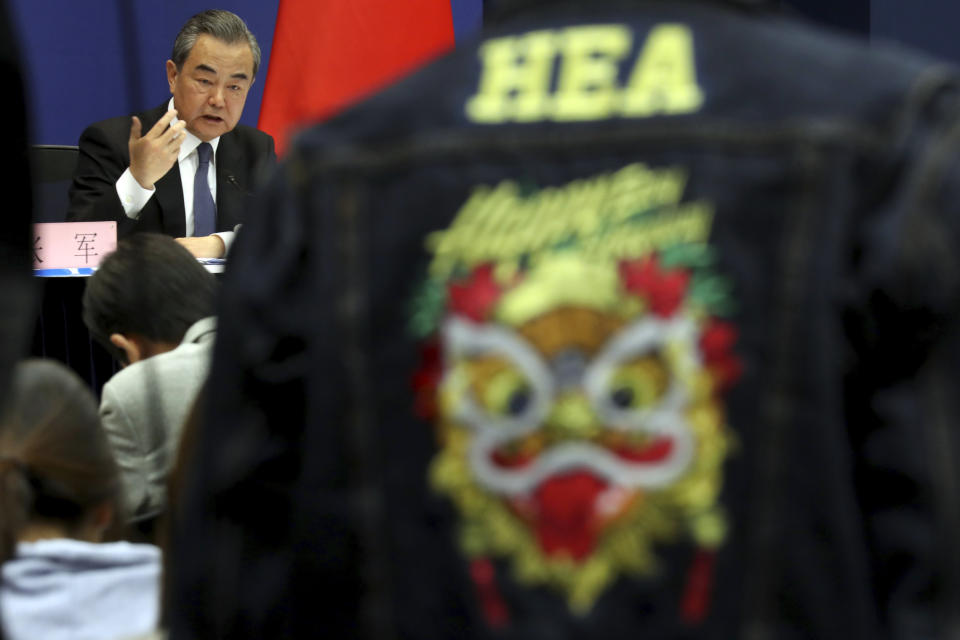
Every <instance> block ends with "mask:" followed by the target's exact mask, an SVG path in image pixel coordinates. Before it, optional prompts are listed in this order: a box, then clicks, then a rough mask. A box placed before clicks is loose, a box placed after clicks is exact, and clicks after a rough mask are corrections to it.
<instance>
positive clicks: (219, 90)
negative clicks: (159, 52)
mask: <svg viewBox="0 0 960 640" xmlns="http://www.w3.org/2000/svg"><path fill="white" fill-rule="evenodd" d="M167 80H168V81H169V83H170V93H172V94H173V106H174V107H175V108H176V110H177V117H178V118H179V119H181V120H184V121H185V122H186V123H187V130H189V131H190V133H192V134H193V135H195V136H197V137H198V138H200V139H201V140H203V141H204V142H206V141H209V140H213V139H214V138H216V137H217V136H220V135H223V134H224V133H227V132H228V131H230V130H231V129H233V128H234V127H235V126H236V125H237V121H239V120H240V115H241V114H242V113H243V105H244V103H245V102H246V101H247V92H248V91H249V90H250V85H251V84H253V53H251V51H250V46H249V45H248V44H247V43H246V42H238V43H236V44H227V43H226V42H223V41H222V40H218V39H216V38H214V37H213V36H210V35H206V34H203V35H201V36H200V37H198V38H197V41H196V43H195V44H194V45H193V49H191V51H190V55H189V56H187V59H186V61H185V62H184V63H183V68H182V69H180V70H179V71H178V70H177V66H176V65H175V64H174V63H173V61H172V60H167Z"/></svg>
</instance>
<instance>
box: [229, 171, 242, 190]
mask: <svg viewBox="0 0 960 640" xmlns="http://www.w3.org/2000/svg"><path fill="white" fill-rule="evenodd" d="M227 182H229V183H230V184H232V185H233V186H234V187H236V188H237V189H239V188H240V183H239V182H237V178H236V176H234V175H232V174H231V175H228V176H227Z"/></svg>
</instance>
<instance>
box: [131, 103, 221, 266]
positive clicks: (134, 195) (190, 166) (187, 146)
mask: <svg viewBox="0 0 960 640" xmlns="http://www.w3.org/2000/svg"><path fill="white" fill-rule="evenodd" d="M167 109H173V98H170V103H169V104H168V105H167ZM176 121H177V120H176V118H174V119H173V121H171V122H170V124H171V125H173V124H174V123H175V122H176ZM183 133H184V135H185V138H184V140H183V143H182V144H181V145H180V155H179V156H177V164H178V165H179V166H180V184H181V186H182V187H183V210H184V212H185V213H186V219H185V221H184V222H185V223H186V230H187V236H192V235H193V179H194V176H196V175H197V167H198V166H199V164H200V157H199V156H198V154H197V147H199V146H200V143H201V142H202V140H200V138H198V137H197V136H195V135H193V134H192V133H190V132H189V131H187V130H186V129H184V130H183ZM219 144H220V137H219V136H217V137H216V138H214V139H213V140H211V141H210V146H211V147H213V156H212V157H211V158H210V168H209V169H208V171H207V184H209V185H210V194H211V195H212V196H213V201H214V202H216V201H217V165H216V162H217V145H219ZM156 191H157V190H156V188H153V189H144V188H143V187H142V186H140V183H139V182H137V179H136V178H134V177H133V174H132V173H130V167H127V170H126V171H124V172H123V175H121V176H120V179H119V180H117V195H118V196H120V202H121V203H122V204H123V210H124V212H125V213H126V214H127V217H128V218H130V219H132V220H138V219H139V218H140V212H141V211H142V210H143V208H144V207H145V206H146V204H147V202H149V201H150V198H152V197H153V195H154V194H155V193H156ZM214 235H216V236H219V237H220V239H221V240H223V246H224V255H226V252H227V251H229V250H230V245H232V244H233V236H234V232H233V231H218V232H216V233H215V234H214Z"/></svg>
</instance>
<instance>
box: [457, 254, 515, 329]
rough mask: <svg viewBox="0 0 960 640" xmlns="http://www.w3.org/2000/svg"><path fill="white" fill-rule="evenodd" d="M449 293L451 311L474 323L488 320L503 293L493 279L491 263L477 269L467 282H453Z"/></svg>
mask: <svg viewBox="0 0 960 640" xmlns="http://www.w3.org/2000/svg"><path fill="white" fill-rule="evenodd" d="M447 291H448V293H449V308H450V311H451V312H452V313H455V314H457V315H461V316H466V317H467V318H469V319H470V320H473V321H474V322H484V321H485V320H487V319H488V318H489V317H490V311H491V310H492V309H493V307H494V306H496V304H497V301H498V300H499V299H500V296H501V294H502V293H503V289H501V288H500V285H498V284H497V283H496V281H494V279H493V265H492V264H490V263H486V264H482V265H480V266H479V267H477V268H475V269H474V270H473V271H472V272H471V273H470V277H469V278H467V279H466V280H463V281H461V282H451V283H450V284H449V285H448V287H447Z"/></svg>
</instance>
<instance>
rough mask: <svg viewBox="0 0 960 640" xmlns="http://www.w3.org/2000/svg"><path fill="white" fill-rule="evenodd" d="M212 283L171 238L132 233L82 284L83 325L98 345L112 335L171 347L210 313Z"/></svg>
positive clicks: (213, 295) (214, 283) (106, 343)
mask: <svg viewBox="0 0 960 640" xmlns="http://www.w3.org/2000/svg"><path fill="white" fill-rule="evenodd" d="M216 291H217V281H216V279H215V278H214V277H213V275H212V274H210V273H209V272H208V271H207V270H206V268H205V267H204V266H203V265H201V264H200V263H199V262H197V260H196V258H194V257H193V256H192V255H191V254H190V252H189V251H187V250H186V249H184V248H183V247H182V246H180V245H179V244H178V243H177V242H176V241H175V240H174V239H173V238H170V237H168V236H163V235H159V234H155V233H136V234H134V235H132V236H129V237H128V238H125V239H123V240H121V241H120V242H119V243H118V244H117V250H116V251H114V252H113V253H111V254H109V255H107V256H106V257H105V258H104V259H103V262H101V263H100V267H99V269H97V271H96V272H95V273H94V274H93V276H91V277H90V279H89V280H88V281H87V286H86V290H85V291H84V293H83V321H84V323H85V324H86V325H87V328H88V329H89V330H90V333H91V334H93V336H94V338H96V339H97V340H98V341H99V342H101V343H102V344H103V345H104V346H105V347H107V349H108V350H110V351H111V353H114V355H117V353H116V349H115V348H113V347H112V346H111V345H110V335H111V334H114V333H121V334H124V335H126V334H136V335H139V336H141V337H143V338H146V339H148V340H152V341H154V342H166V343H172V344H177V343H179V342H180V341H181V340H182V339H183V335H184V334H185V333H186V332H187V329H189V328H190V325H192V324H193V323H195V322H197V321H198V320H201V319H203V318H206V317H207V316H211V315H213V314H214V305H215V302H216Z"/></svg>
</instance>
